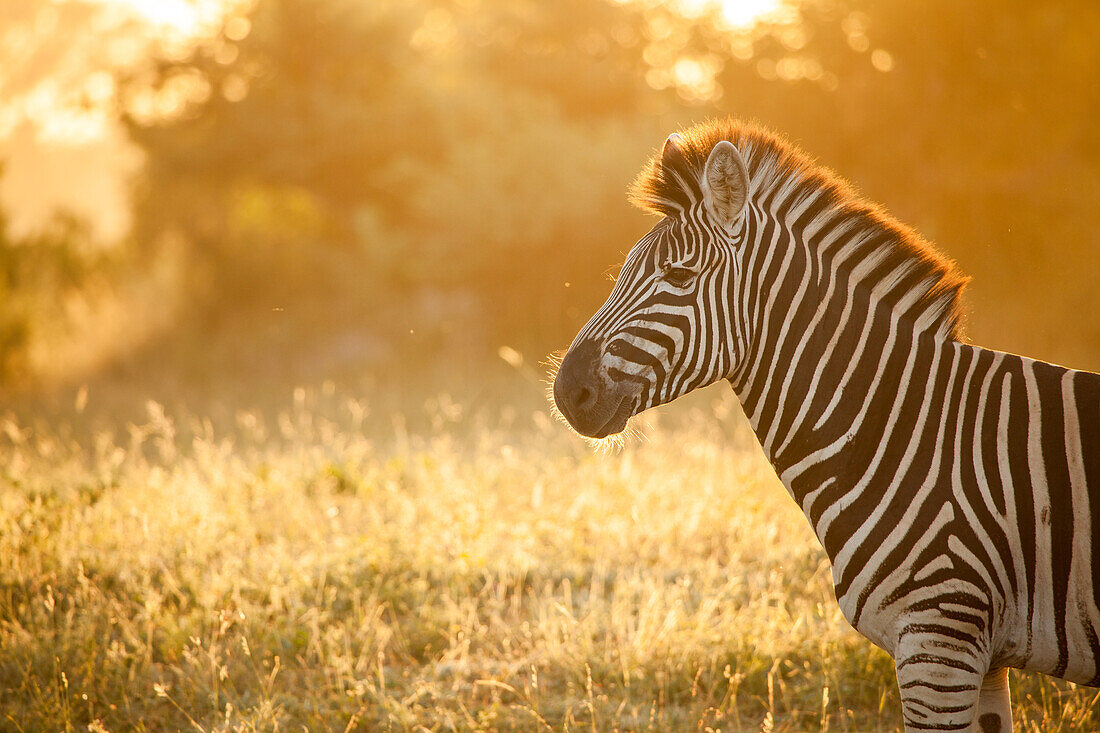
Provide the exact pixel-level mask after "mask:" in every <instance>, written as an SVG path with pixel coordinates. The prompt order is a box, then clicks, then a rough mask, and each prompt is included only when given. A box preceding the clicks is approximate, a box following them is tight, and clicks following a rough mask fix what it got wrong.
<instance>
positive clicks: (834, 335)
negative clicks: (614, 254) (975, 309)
mask: <svg viewBox="0 0 1100 733" xmlns="http://www.w3.org/2000/svg"><path fill="white" fill-rule="evenodd" d="M737 166H740V172H741V174H742V178H741V180H740V182H738V180H735V179H736V176H732V177H731V175H730V173H729V171H731V170H735V169H736V167H737ZM643 175H644V176H648V178H646V179H645V180H643V181H642V182H641V183H640V184H639V185H638V188H637V189H636V192H637V193H636V196H637V198H639V199H640V200H642V201H643V203H644V204H646V205H648V206H649V207H651V208H653V209H656V210H657V211H659V213H661V214H663V217H664V218H663V219H662V221H661V222H660V223H659V224H658V225H657V226H656V227H654V229H653V230H652V231H651V232H650V233H649V234H648V235H646V236H645V237H644V238H643V239H642V240H641V241H640V242H638V244H637V245H636V246H635V247H634V249H633V250H632V251H631V252H630V254H629V256H628V257H627V260H626V263H625V264H624V266H623V269H622V273H621V275H620V277H619V279H618V281H617V282H616V285H615V287H614V290H613V292H612V293H611V296H610V297H609V298H608V301H607V303H606V304H605V305H604V306H603V307H602V308H601V309H600V310H599V311H598V312H597V313H596V314H595V315H594V316H593V317H592V319H591V321H589V323H588V324H587V325H586V326H585V327H584V329H583V330H582V331H581V332H580V334H578V336H577V339H576V340H575V341H574V344H573V346H572V347H571V349H570V352H569V353H568V354H567V355H566V357H565V360H564V361H563V364H562V368H561V370H560V372H559V375H558V377H557V380H556V382H555V400H556V403H557V404H558V407H559V409H561V411H562V413H563V414H564V415H565V417H566V418H567V419H568V420H569V421H570V423H571V424H573V426H574V427H575V428H577V429H578V431H580V432H582V433H585V434H587V435H593V436H596V437H603V436H604V435H606V434H609V433H613V432H617V431H618V430H621V429H622V426H623V425H625V422H626V418H627V417H629V415H630V414H634V413H636V412H639V411H641V410H644V409H646V408H648V407H652V406H654V405H657V404H661V403H664V402H668V401H670V400H672V399H675V398H676V397H678V396H680V395H682V394H685V393H687V392H689V391H691V390H693V389H695V388H697V387H701V386H704V385H706V384H710V383H712V382H715V381H717V380H719V379H723V378H724V379H728V380H729V381H730V382H731V384H732V385H733V388H734V389H735V391H736V392H737V395H738V397H739V398H740V400H741V402H742V404H743V406H744V408H745V412H746V414H747V415H748V418H749V421H750V423H751V424H752V426H753V429H754V430H755V431H756V434H757V436H758V437H759V439H760V442H761V444H762V445H763V447H764V450H765V452H766V454H767V455H768V457H769V459H770V460H771V462H772V464H773V465H774V466H775V469H776V471H777V473H778V474H779V476H780V478H781V479H782V481H783V484H784V485H785V486H786V487H787V489H788V491H789V492H790V494H791V496H792V497H793V498H794V500H795V501H796V502H798V504H799V505H800V506H801V507H802V510H803V511H804V513H805V514H806V517H807V518H808V519H809V521H810V524H811V525H812V526H813V528H814V531H815V532H816V534H817V536H818V538H819V539H820V540H821V543H822V545H823V546H824V548H825V550H826V552H827V553H828V555H829V557H830V559H831V560H832V563H833V579H834V583H835V587H836V594H837V599H838V602H839V603H840V607H841V609H842V610H843V612H844V615H845V617H846V618H847V619H848V620H849V621H850V622H851V623H852V625H853V626H855V628H856V629H858V630H859V631H860V632H862V633H863V634H864V635H865V636H867V637H868V638H869V639H870V640H871V641H873V642H874V643H875V644H877V645H879V646H880V647H882V648H883V649H885V650H887V651H888V652H889V653H890V654H891V655H892V656H893V658H894V659H895V662H896V667H897V675H898V683H899V687H900V689H901V693H902V700H903V707H904V716H905V727H906V730H968V729H974V730H981V731H999V730H1004V731H1008V730H1011V711H1010V708H1009V704H1008V687H1007V677H1006V673H1005V670H1006V669H1007V668H1009V667H1014V668H1021V669H1028V670H1035V671H1040V672H1045V673H1047V674H1051V675H1055V676H1058V677H1063V678H1065V679H1069V680H1072V681H1074V682H1078V683H1081V684H1086V685H1094V686H1095V685H1100V558H1098V557H1094V552H1100V375H1097V374H1093V373H1090V372H1083V371H1075V370H1072V369H1066V368H1063V367H1059V366H1054V365H1052V364H1047V363H1044V362H1041V361H1035V360H1032V359H1027V358H1024V357H1021V356H1016V355H1013V354H1006V353H1002V352H997V351H992V350H989V349H984V348H981V347H978V346H973V345H969V344H966V343H963V342H962V341H961V340H960V338H959V334H958V316H957V302H958V295H959V290H960V288H961V286H962V284H963V283H964V280H963V279H962V278H960V277H958V276H957V275H955V274H954V273H953V271H952V270H951V268H950V266H949V264H948V263H946V262H945V261H944V260H942V259H941V258H939V257H938V256H937V255H936V254H935V253H934V252H933V251H932V250H931V248H929V247H928V246H927V245H925V244H924V243H923V242H922V241H920V240H919V238H918V237H916V235H915V234H913V233H912V232H911V231H910V230H908V229H906V228H905V227H903V226H901V225H900V224H898V223H897V222H895V221H893V220H892V219H890V218H889V217H887V216H885V215H884V214H882V213H881V212H879V211H878V210H877V209H874V208H873V207H870V206H868V205H867V204H865V203H864V202H862V201H860V200H859V199H858V198H857V197H855V195H854V194H852V193H851V191H850V190H849V189H847V188H846V187H845V186H844V185H843V184H841V183H839V182H837V181H835V179H832V178H831V177H830V176H829V175H828V173H827V172H823V171H821V170H820V169H818V168H816V167H814V166H812V165H811V164H809V163H807V162H806V161H805V159H804V158H801V157H800V156H799V155H798V154H797V152H795V151H793V149H791V148H790V146H788V145H787V144H786V143H784V142H782V141H780V140H778V139H777V138H775V137H774V136H771V135H769V134H768V133H765V132H763V131H760V130H757V129H753V128H747V127H744V126H740V125H736V124H729V123H727V124H725V125H722V124H713V123H712V124H710V125H708V126H704V127H701V128H696V129H694V130H691V131H688V132H687V133H685V134H684V136H683V137H680V136H673V137H671V138H670V139H669V141H668V143H666V145H665V149H664V151H663V152H662V154H661V155H660V156H659V157H657V158H655V159H654V161H653V162H651V164H650V168H649V171H648V172H647V173H645V174H643ZM739 185H740V186H742V187H743V189H744V190H743V191H741V192H740V198H738V191H737V190H736V188H737V186H739ZM723 186H727V187H728V188H726V189H723ZM731 202H732V203H731ZM731 206H735V207H736V211H731V208H730V207H731ZM1094 546H1095V547H1096V549H1095V550H1094Z"/></svg>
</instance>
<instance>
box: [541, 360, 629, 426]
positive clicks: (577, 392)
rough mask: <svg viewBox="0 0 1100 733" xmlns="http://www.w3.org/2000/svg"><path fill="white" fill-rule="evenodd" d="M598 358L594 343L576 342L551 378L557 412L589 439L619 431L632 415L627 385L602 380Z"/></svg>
mask: <svg viewBox="0 0 1100 733" xmlns="http://www.w3.org/2000/svg"><path fill="white" fill-rule="evenodd" d="M601 357H602V353H601V350H600V347H599V346H598V345H597V344H596V343H595V342H592V341H583V342H581V343H579V344H576V345H575V346H574V347H573V348H571V349H570V350H569V353H568V354H566V355H565V358H564V359H563V360H562V363H561V368H560V369H559V370H558V374H557V377H555V378H554V404H555V405H557V408H558V411H559V412H561V414H562V416H563V417H565V419H566V421H568V423H569V424H570V425H571V426H572V427H573V429H574V430H576V431H577V432H578V433H580V434H581V435H585V436H587V437H589V438H606V437H607V436H609V435H614V434H615V433H619V432H622V430H623V428H625V427H626V421H627V420H629V419H630V417H631V415H633V414H634V399H633V397H634V394H633V391H632V390H631V389H629V387H630V386H631V385H627V384H619V383H615V382H611V381H610V380H607V379H605V378H604V377H603V376H602V375H601V374H600V360H601ZM624 387H626V388H627V389H624Z"/></svg>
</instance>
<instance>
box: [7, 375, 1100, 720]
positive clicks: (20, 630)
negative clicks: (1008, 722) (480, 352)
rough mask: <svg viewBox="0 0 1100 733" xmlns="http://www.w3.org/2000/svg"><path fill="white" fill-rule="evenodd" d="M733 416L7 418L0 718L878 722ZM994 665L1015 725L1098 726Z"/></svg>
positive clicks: (808, 553) (354, 413)
mask: <svg viewBox="0 0 1100 733" xmlns="http://www.w3.org/2000/svg"><path fill="white" fill-rule="evenodd" d="M330 392H331V391H330ZM736 417H737V408H736V406H735V403H734V402H733V400H732V397H730V396H728V395H727V394H726V393H725V392H722V393H720V394H719V393H709V394H708V395H707V396H706V399H700V400H696V402H695V403H693V406H689V408H687V409H681V410H680V411H679V412H678V413H676V414H664V415H662V416H660V417H659V419H660V420H661V422H662V423H663V424H662V425H661V426H660V427H659V429H656V430H652V431H650V432H651V438H650V440H649V442H641V443H636V444H634V445H632V446H628V447H627V448H626V449H624V450H623V451H622V452H620V453H618V454H616V455H611V456H606V455H595V454H593V453H592V452H591V451H590V450H589V449H588V448H587V447H585V446H584V445H583V444H581V443H580V441H578V440H576V439H575V438H574V437H572V436H570V435H569V434H567V433H566V431H565V430H564V429H563V428H561V427H560V426H559V425H557V424H554V423H553V422H552V421H551V420H550V419H549V417H548V415H547V413H546V411H545V410H537V411H534V412H526V413H519V412H517V411H514V410H513V411H510V412H509V411H505V412H503V413H501V414H499V415H498V416H497V417H494V418H492V419H486V418H484V417H470V416H467V415H466V414H465V413H464V412H463V410H462V408H461V407H460V406H458V405H454V404H452V403H450V402H449V401H448V400H446V399H444V398H440V399H437V400H435V401H433V404H431V405H429V406H428V407H427V408H426V410H425V411H424V412H423V414H419V415H417V416H413V417H410V420H411V421H412V422H413V423H417V422H418V420H419V419H422V420H423V423H424V427H423V428H422V429H421V428H417V429H415V430H410V429H408V428H406V427H404V425H405V421H404V420H403V419H402V418H400V417H399V418H397V419H389V418H381V417H374V416H372V415H371V414H370V410H369V409H368V408H367V406H365V405H364V404H362V403H359V402H355V401H354V400H347V399H344V398H341V397H340V396H339V395H337V394H332V393H330V394H323V393H319V394H316V395H314V394H307V393H305V392H300V393H299V394H298V395H297V399H296V400H295V402H294V404H293V406H292V407H291V408H290V409H288V410H286V411H285V412H283V413H281V414H279V415H277V416H275V417H271V418H263V417H261V416H260V415H258V414H255V413H244V414H240V415H238V419H237V423H238V425H237V428H236V429H235V430H233V431H231V434H227V435H218V434H214V431H213V429H212V428H211V427H210V426H209V423H207V422H205V421H203V420H202V419H201V418H187V417H185V418H177V419H175V420H173V419H170V418H168V417H166V416H165V415H164V413H163V411H162V410H161V409H160V408H159V407H158V406H157V405H155V404H150V406H149V412H148V418H147V420H146V422H145V423H144V424H143V425H138V426H131V427H130V428H129V429H128V430H127V431H126V432H124V433H122V434H119V435H114V436H112V435H109V434H106V433H103V434H100V435H99V436H98V438H96V439H95V440H93V441H90V442H89V441H83V443H84V444H83V445H78V444H77V443H76V442H75V441H74V440H73V439H72V438H66V437H65V435H66V434H67V431H66V430H65V429H61V428H59V429H57V430H56V431H49V430H44V429H41V428H39V429H36V430H32V429H30V428H27V427H25V426H20V425H17V424H15V423H14V422H12V421H9V422H8V423H7V424H6V426H5V430H4V432H5V433H6V437H4V438H3V440H2V442H3V447H2V448H0V481H2V488H0V710H2V713H0V729H5V730H26V731H32V730H93V731H99V730H111V731H117V730H130V729H138V730H187V729H190V730H203V731H216V730H274V729H293V730H300V729H302V727H303V726H304V727H305V728H307V729H310V730H336V731H344V730H398V731H403V730H453V729H457V730H525V731H527V730H601V731H602V730H712V729H715V730H717V729H721V730H724V731H730V730H754V731H755V730H775V731H804V730H814V731H817V730H826V729H828V730H832V731H863V730H895V729H896V728H897V726H898V723H899V721H900V717H899V712H898V703H897V695H896V691H895V689H894V683H893V677H892V666H891V663H890V660H889V659H888V658H887V657H886V655H885V654H884V653H882V652H880V651H878V650H876V649H874V648H872V647H871V646H870V645H869V644H868V643H866V642H864V641H863V640H862V639H861V638H860V637H859V636H857V635H856V634H855V633H854V632H853V631H851V630H850V629H849V628H848V627H847V625H846V623H845V622H844V620H843V619H842V618H841V616H840V615H839V612H838V610H837V608H836V604H835V601H834V600H833V594H832V589H831V586H830V582H829V572H828V566H827V564H826V562H825V559H824V556H823V554H822V553H821V551H820V549H819V548H818V545H817V542H816V540H815V539H814V538H813V536H812V534H811V533H810V532H809V530H808V527H807V526H806V523H805V520H804V519H803V518H802V517H801V515H800V514H799V513H798V512H797V510H796V508H795V507H794V506H793V505H792V503H791V502H790V501H789V500H788V499H787V497H786V494H785V493H784V492H783V490H782V488H781V487H780V486H779V485H778V483H777V481H776V480H775V478H774V476H773V475H772V473H771V470H770V468H769V467H768V466H767V464H766V463H765V462H764V461H763V459H762V457H761V456H760V452H759V449H758V448H756V447H755V444H754V443H753V439H752V436H751V434H749V433H748V432H747V431H746V430H744V429H743V428H742V427H736V428H730V427H729V425H730V424H731V423H734V424H737V425H740V423H738V422H737V420H736V419H735V418H736ZM414 418H415V419H414ZM410 433H411V434H410ZM1016 680H1017V682H1016V689H1015V692H1014V695H1015V699H1016V702H1017V716H1018V722H1019V723H1021V724H1022V725H1023V726H1024V727H1025V728H1026V729H1028V730H1038V729H1039V727H1040V726H1041V728H1042V730H1044V731H1083V730H1094V729H1096V728H1098V727H1100V713H1098V712H1097V707H1098V706H1100V701H1098V698H1097V695H1096V691H1095V690H1088V689H1083V688H1082V689H1074V688H1072V687H1071V686H1068V685H1065V684H1062V683H1054V682H1051V681H1047V680H1045V679H1042V678H1040V677H1038V676H1019V677H1017V678H1016Z"/></svg>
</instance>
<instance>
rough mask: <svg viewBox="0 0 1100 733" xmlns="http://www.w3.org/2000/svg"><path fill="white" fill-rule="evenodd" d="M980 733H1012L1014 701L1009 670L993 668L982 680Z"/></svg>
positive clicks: (979, 706)
mask: <svg viewBox="0 0 1100 733" xmlns="http://www.w3.org/2000/svg"><path fill="white" fill-rule="evenodd" d="M976 730H978V731H979V733H1012V702H1011V701H1010V700H1009V696H1008V670H1007V669H996V670H992V671H990V672H989V674H987V675H986V676H985V679H983V680H982V691H981V694H980V695H979V697H978V726H977V729H976Z"/></svg>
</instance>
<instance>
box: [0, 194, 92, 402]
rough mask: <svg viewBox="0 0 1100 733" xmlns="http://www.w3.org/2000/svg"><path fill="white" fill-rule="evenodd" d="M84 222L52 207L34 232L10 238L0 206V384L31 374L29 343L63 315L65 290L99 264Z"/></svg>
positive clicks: (76, 287) (75, 286) (79, 284)
mask: <svg viewBox="0 0 1100 733" xmlns="http://www.w3.org/2000/svg"><path fill="white" fill-rule="evenodd" d="M89 241H90V237H89V233H88V227H87V224H86V223H85V222H83V221H81V220H79V219H77V218H75V217H73V216H71V215H68V214H65V213H64V212H58V213H56V214H55V215H54V217H53V218H52V219H51V220H50V221H49V222H48V223H47V224H46V226H45V227H43V228H42V229H41V230H40V231H39V232H37V233H36V234H34V235H31V236H27V237H21V238H17V239H13V238H12V237H11V236H10V235H9V234H8V232H7V227H6V221H5V219H4V217H3V214H2V212H0V384H5V383H7V384H11V383H14V382H17V381H20V380H26V379H28V378H29V377H31V376H32V375H31V371H32V369H31V365H30V364H29V362H28V357H29V352H30V348H31V345H32V344H33V343H34V341H35V338H36V336H37V335H38V334H39V332H41V331H44V330H47V329H48V328H50V326H51V323H56V322H57V321H60V320H64V318H65V316H64V301H65V299H66V297H67V296H69V295H70V294H72V293H74V292H76V291H78V290H79V289H80V288H81V287H83V286H84V285H85V283H86V282H87V279H88V277H89V274H90V273H91V272H93V271H95V270H96V269H98V268H100V267H101V266H102V263H101V262H100V261H98V260H99V259H100V258H97V257H96V255H95V253H94V252H93V251H92V249H91V247H90V245H89Z"/></svg>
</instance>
